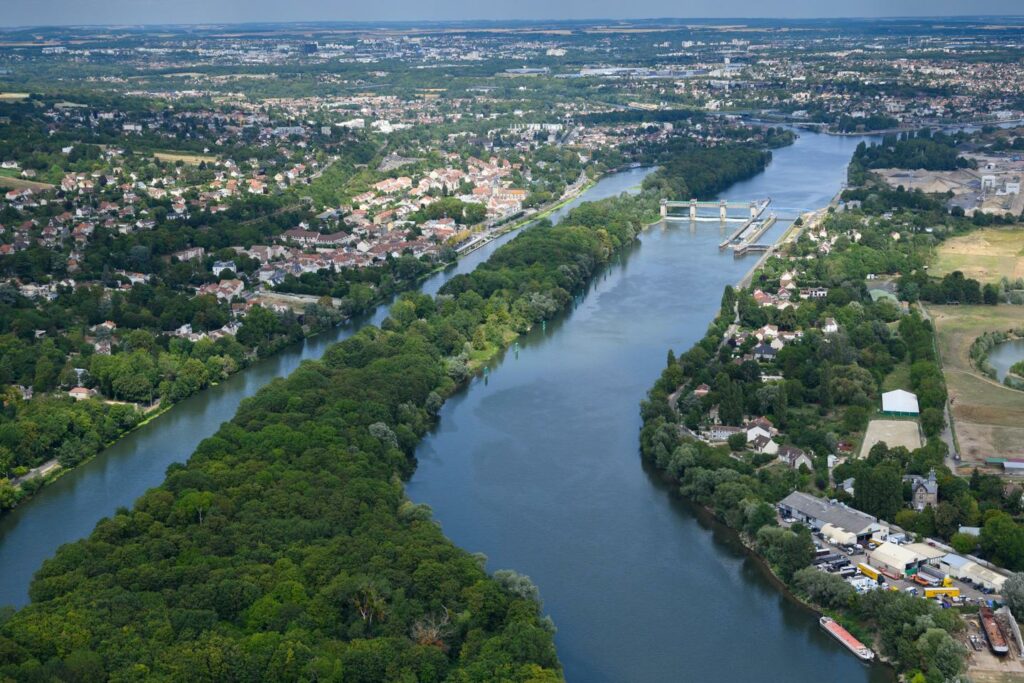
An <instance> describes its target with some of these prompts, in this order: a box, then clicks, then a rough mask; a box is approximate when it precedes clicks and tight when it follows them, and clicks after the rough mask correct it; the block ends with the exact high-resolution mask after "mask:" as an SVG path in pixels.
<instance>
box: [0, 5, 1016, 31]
mask: <svg viewBox="0 0 1024 683" xmlns="http://www.w3.org/2000/svg"><path fill="white" fill-rule="evenodd" d="M0 7H2V11H0V24H3V25H7V26H24V25H52V24H154V23H175V24H178V23H180V24H195V23H205V22H251V21H405V20H409V21H418V20H424V19H427V20H429V19H435V20H450V19H586V18H594V17H600V18H638V17H828V16H832V17H834V16H852V17H869V16H871V17H873V16H915V15H917V16H920V15H925V16H939V15H963V14H971V15H978V14H1020V13H1022V12H1024V4H1022V2H1021V0H867V1H863V0H861V1H858V0H846V1H844V2H837V1H836V0H514V1H513V2H508V1H505V2H493V1H491V2H489V1H487V0H385V1H384V2H370V1H368V0H287V1H284V0H0Z"/></svg>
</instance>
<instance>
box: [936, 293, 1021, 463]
mask: <svg viewBox="0 0 1024 683" xmlns="http://www.w3.org/2000/svg"><path fill="white" fill-rule="evenodd" d="M927 310H928V313H929V314H930V315H931V317H932V319H933V321H934V323H935V329H936V331H937V337H938V342H939V354H940V355H941V356H942V371H943V373H944V375H945V377H946V386H947V388H948V389H949V398H950V408H951V410H952V413H953V422H954V424H955V428H956V435H957V440H958V442H959V444H960V454H961V456H962V458H963V460H964V461H965V462H970V461H975V462H977V461H981V460H984V459H985V458H989V457H997V456H1002V457H1007V456H1016V457H1021V456H1024V392H1022V391H1017V390H1015V389H1010V388H1008V387H1006V386H1003V385H1002V384H1000V383H999V382H996V381H994V380H991V379H989V378H988V377H985V376H984V375H982V374H981V373H980V372H978V371H977V370H976V369H975V368H974V366H973V365H971V358H970V348H971V344H973V343H974V340H975V339H977V338H978V337H979V336H981V334H982V333H983V332H994V331H999V330H1008V329H1011V328H1014V327H1020V326H1021V325H1024V307H1021V306H928V308H927Z"/></svg>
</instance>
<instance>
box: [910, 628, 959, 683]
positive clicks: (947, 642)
mask: <svg viewBox="0 0 1024 683" xmlns="http://www.w3.org/2000/svg"><path fill="white" fill-rule="evenodd" d="M917 650H918V652H919V653H920V656H921V663H922V665H923V666H924V667H926V669H927V672H928V680H929V681H931V680H935V681H948V680H950V679H952V678H953V677H955V676H956V675H957V674H959V673H960V672H962V671H963V670H964V654H965V651H964V648H963V646H962V645H960V643H958V642H956V641H955V640H953V636H951V635H949V633H948V632H946V631H945V630H944V629H941V628H929V629H928V630H926V631H925V632H924V634H923V635H922V636H921V637H920V638H918V639H917ZM932 672H937V674H938V675H937V676H932V675H931V674H932Z"/></svg>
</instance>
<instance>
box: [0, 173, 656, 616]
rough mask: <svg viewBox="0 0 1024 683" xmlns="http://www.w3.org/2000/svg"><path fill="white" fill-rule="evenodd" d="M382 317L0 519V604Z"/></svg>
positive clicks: (131, 442) (245, 382)
mask: <svg viewBox="0 0 1024 683" xmlns="http://www.w3.org/2000/svg"><path fill="white" fill-rule="evenodd" d="M649 172H650V171H648V170H646V169H632V170H628V171H623V172H621V173H616V174H613V175H609V176H608V177H606V178H603V179H602V180H601V181H599V182H598V183H596V184H595V185H594V186H593V187H591V188H590V189H589V190H587V191H586V192H585V193H583V194H582V195H581V196H579V197H577V198H576V199H574V200H573V201H571V202H569V203H567V204H566V205H565V206H563V207H561V208H559V209H558V210H557V211H555V212H554V213H552V214H551V216H549V218H550V219H551V220H552V221H556V222H557V221H558V219H559V218H561V217H562V216H564V215H565V214H566V213H568V212H569V211H570V210H571V209H572V208H573V207H575V206H577V205H579V204H580V203H581V202H584V201H587V200H593V199H601V198H604V197H611V196H615V195H618V194H620V193H621V192H624V191H626V190H627V189H630V188H636V187H638V186H639V184H640V182H641V181H642V180H643V178H644V176H645V175H647V173H649ZM514 236H515V231H513V232H509V233H506V234H504V235H502V236H501V237H499V238H497V239H495V240H494V241H492V242H489V243H488V244H487V245H485V246H484V247H481V248H480V249H478V250H476V251H474V252H472V253H471V254H468V255H467V256H465V257H463V258H461V259H459V261H458V263H457V264H455V265H454V266H453V267H451V268H449V269H447V270H446V271H444V272H441V273H437V274H435V275H432V276H431V277H429V278H427V279H426V280H425V281H424V282H423V283H422V285H421V287H420V289H421V291H423V292H426V293H427V294H436V293H437V290H439V289H440V288H441V286H442V285H443V284H444V283H445V282H447V281H448V280H450V279H451V278H452V277H454V276H455V275H458V274H459V273H467V272H470V271H472V270H473V269H474V268H476V266H477V265H479V264H480V263H482V262H483V261H486V260H487V258H488V257H489V256H490V255H491V254H492V253H493V252H494V251H495V250H496V249H497V248H498V247H500V246H501V245H502V244H504V243H505V242H508V241H509V240H511V239H512V238H513V237H514ZM386 316H387V306H380V307H378V308H377V309H376V310H375V311H374V312H373V313H372V314H370V315H367V316H363V317H361V318H359V319H355V320H353V321H351V322H350V323H348V324H346V325H342V326H339V327H336V328H334V329H332V330H330V331H328V332H324V333H322V334H319V335H317V336H315V337H311V338H310V339H307V340H305V341H304V342H302V343H299V344H295V345H293V346H290V347H288V348H286V349H284V350H283V351H281V352H280V353H277V354H275V355H274V356H272V357H270V358H267V359H264V360H262V361H260V362H258V363H256V364H254V365H253V366H251V367H249V368H247V369H245V370H243V371H241V372H239V373H237V374H235V375H233V376H231V377H230V378H228V379H227V380H225V381H224V382H221V383H220V384H218V385H217V386H215V387H210V388H209V389H206V390H205V391H202V392H200V393H198V394H196V395H195V396H191V397H190V398H188V399H186V400H184V401H182V402H181V403H179V404H177V405H175V406H174V407H173V408H172V409H171V410H169V411H168V412H167V413H165V414H163V415H161V416H160V417H158V418H157V419H155V420H153V421H152V422H149V423H147V424H145V425H143V426H142V427H140V428H139V429H137V430H135V431H133V432H131V433H130V434H128V435H127V436H125V437H124V438H122V439H121V440H120V441H118V442H117V443H115V444H114V445H112V446H111V447H110V448H107V449H106V450H104V451H103V452H102V453H100V454H99V455H98V456H97V457H96V458H95V459H93V460H91V461H89V462H87V463H85V464H84V465H81V466H80V467H78V468H76V469H74V470H72V471H70V472H68V473H66V474H65V475H64V476H63V477H61V478H60V479H58V480H57V481H55V482H53V483H52V484H49V485H48V486H46V487H45V488H43V489H42V490H40V491H39V492H37V493H36V495H35V496H33V497H32V498H30V499H29V500H28V501H26V502H24V503H23V504H21V505H19V506H18V507H17V508H15V509H14V510H12V511H11V512H9V513H7V515H6V516H5V517H3V518H0V576H2V577H3V580H2V581H0V606H2V605H14V606H16V607H20V606H21V605H24V604H25V603H26V602H28V586H29V582H30V581H31V580H32V575H33V574H35V572H36V570H37V569H38V568H39V567H40V566H41V565H42V563H43V560H45V559H47V558H49V557H52V556H53V554H54V552H55V551H56V550H57V548H58V547H59V546H60V545H62V544H64V543H67V542H69V541H74V540H77V539H79V538H82V537H84V536H86V535H88V534H89V532H91V531H92V529H93V527H95V526H96V523H97V522H98V521H99V520H100V519H102V518H103V517H107V516H109V515H111V514H113V513H114V511H115V510H117V509H118V508H119V507H130V506H131V505H132V503H133V502H134V501H135V499H136V498H138V497H139V496H141V495H142V494H143V493H144V492H145V491H146V490H147V489H149V488H152V487H153V486H156V485H158V484H160V482H162V481H163V479H164V473H165V471H166V470H167V466H168V465H170V464H172V463H176V462H184V461H185V460H187V459H188V457H189V456H190V455H191V454H192V452H193V451H194V450H195V449H196V446H198V445H199V442H200V441H202V440H203V439H205V438H206V437H208V436H210V435H212V434H213V433H214V432H215V431H217V429H218V428H219V427H220V425H221V423H222V422H226V421H227V420H230V419H231V418H232V417H233V416H234V415H235V412H236V411H237V409H238V404H239V403H240V402H241V401H242V399H244V398H246V397H247V396H252V395H253V394H255V393H256V391H257V390H259V388H260V387H262V386H263V385H265V384H266V383H267V382H269V381H271V380H272V379H274V378H275V377H283V376H285V375H288V374H290V373H291V372H292V371H293V370H294V369H295V368H296V367H298V365H299V363H301V362H302V361H304V360H309V359H313V358H319V357H320V356H321V355H323V353H324V351H326V350H327V348H328V347H329V346H330V345H331V344H334V343H335V342H338V341H341V340H342V339H345V338H347V337H349V336H351V335H352V334H353V333H354V332H355V331H356V330H358V329H359V328H360V327H362V326H363V325H366V324H374V325H379V324H380V323H381V321H382V320H384V318H385V317H386Z"/></svg>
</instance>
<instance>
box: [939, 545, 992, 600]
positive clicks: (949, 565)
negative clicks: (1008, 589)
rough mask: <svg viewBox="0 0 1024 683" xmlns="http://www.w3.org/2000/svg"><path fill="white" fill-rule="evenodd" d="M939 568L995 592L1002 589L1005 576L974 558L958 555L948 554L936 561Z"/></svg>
mask: <svg viewBox="0 0 1024 683" xmlns="http://www.w3.org/2000/svg"><path fill="white" fill-rule="evenodd" d="M938 566H939V569H941V570H942V571H944V572H945V573H947V574H949V575H950V576H952V577H953V578H954V579H959V580H960V581H967V582H969V583H973V584H975V585H977V586H981V587H983V588H987V589H988V590H991V591H996V592H997V593H998V592H999V591H1001V590H1002V589H1003V584H1004V583H1006V577H1005V576H1003V575H1002V574H1000V573H999V572H996V571H993V570H991V569H989V568H988V567H983V566H981V565H980V564H978V563H977V562H975V561H974V560H969V559H967V558H966V557H961V556H960V555H954V554H952V553H951V554H949V555H946V556H945V557H943V558H940V559H939V561H938Z"/></svg>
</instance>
